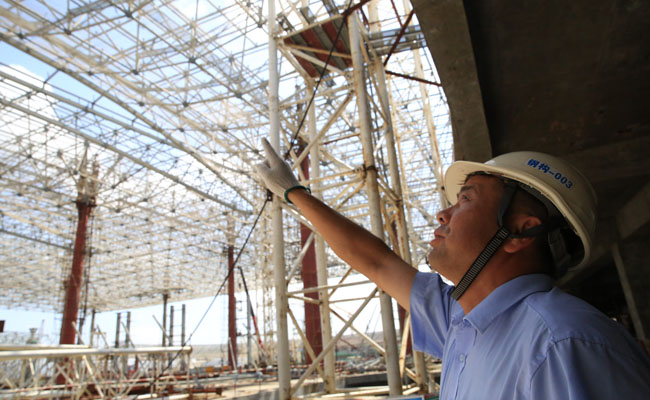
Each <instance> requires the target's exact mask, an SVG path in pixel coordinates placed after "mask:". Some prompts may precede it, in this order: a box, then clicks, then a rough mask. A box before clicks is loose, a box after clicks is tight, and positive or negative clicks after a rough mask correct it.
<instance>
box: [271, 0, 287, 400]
mask: <svg viewBox="0 0 650 400" xmlns="http://www.w3.org/2000/svg"><path fill="white" fill-rule="evenodd" d="M268 7H269V16H268V24H269V124H270V139H271V140H270V142H271V146H273V148H274V149H275V150H276V151H277V152H278V153H281V150H280V113H279V109H278V101H279V100H278V90H279V72H278V51H277V43H276V42H275V29H276V28H275V0H270V1H269V6H268ZM281 201H282V199H280V198H278V197H277V196H273V203H272V206H271V219H272V221H271V225H272V229H273V271H274V273H273V277H274V281H275V310H276V312H275V318H276V326H277V351H276V356H277V364H278V398H279V399H281V400H284V399H287V400H288V399H290V398H291V371H290V366H289V335H288V329H287V313H288V312H289V303H288V298H287V294H286V292H287V283H286V281H285V272H286V271H285V265H284V237H283V234H284V233H283V229H282V207H281V204H280V202H281Z"/></svg>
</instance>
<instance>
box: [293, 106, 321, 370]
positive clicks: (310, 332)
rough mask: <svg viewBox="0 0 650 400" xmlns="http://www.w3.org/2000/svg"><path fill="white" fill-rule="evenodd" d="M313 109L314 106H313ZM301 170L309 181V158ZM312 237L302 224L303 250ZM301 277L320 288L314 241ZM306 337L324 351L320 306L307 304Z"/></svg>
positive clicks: (306, 284) (307, 361) (315, 295)
mask: <svg viewBox="0 0 650 400" xmlns="http://www.w3.org/2000/svg"><path fill="white" fill-rule="evenodd" d="M312 108H313V105H312ZM306 147H307V146H306V145H305V143H304V142H303V141H302V140H301V141H300V150H299V151H298V154H302V152H303V151H304V150H305V148H306ZM300 168H301V169H302V173H303V176H304V177H305V179H309V156H306V157H305V158H303V160H302V162H301V163H300ZM310 235H311V229H309V228H308V227H307V226H306V225H305V224H300V245H301V248H302V247H304V246H305V244H306V243H307V241H308V240H309V236H310ZM300 275H301V277H302V283H303V287H304V288H305V289H307V288H312V287H316V286H318V275H317V272H316V252H315V250H314V242H313V241H312V242H311V244H310V245H309V247H308V249H307V252H306V253H305V255H304V257H303V258H302V270H301V274H300ZM305 297H309V298H312V299H314V300H318V297H319V295H318V293H317V292H311V293H305ZM304 307H305V335H306V336H307V340H309V345H310V346H311V348H312V350H313V351H314V355H316V356H318V355H319V354H320V352H321V351H322V350H323V338H322V335H321V325H320V308H319V306H318V304H314V303H308V302H305V306H304ZM311 362H312V359H311V357H310V356H309V354H308V353H307V352H305V364H311Z"/></svg>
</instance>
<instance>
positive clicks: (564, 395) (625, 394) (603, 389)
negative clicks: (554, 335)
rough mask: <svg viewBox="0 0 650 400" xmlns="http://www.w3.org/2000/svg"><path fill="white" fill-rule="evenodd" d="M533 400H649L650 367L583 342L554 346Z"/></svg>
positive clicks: (539, 371) (538, 373)
mask: <svg viewBox="0 0 650 400" xmlns="http://www.w3.org/2000/svg"><path fill="white" fill-rule="evenodd" d="M530 391H531V392H530V397H529V398H530V399H540V400H541V399H545V400H547V399H575V400H580V399H639V400H641V399H648V398H650V363H649V362H648V360H647V359H645V358H642V357H636V356H634V355H630V354H628V355H622V354H620V353H618V352H616V351H614V350H611V349H610V348H608V347H606V346H604V345H602V344H599V343H593V342H588V341H583V340H579V339H564V340H561V341H559V342H556V343H554V344H553V345H552V346H551V347H550V348H549V350H548V352H547V357H546V359H545V360H544V361H543V362H542V363H541V364H540V366H539V368H538V369H537V370H536V372H535V373H534V374H533V376H532V379H531V386H530Z"/></svg>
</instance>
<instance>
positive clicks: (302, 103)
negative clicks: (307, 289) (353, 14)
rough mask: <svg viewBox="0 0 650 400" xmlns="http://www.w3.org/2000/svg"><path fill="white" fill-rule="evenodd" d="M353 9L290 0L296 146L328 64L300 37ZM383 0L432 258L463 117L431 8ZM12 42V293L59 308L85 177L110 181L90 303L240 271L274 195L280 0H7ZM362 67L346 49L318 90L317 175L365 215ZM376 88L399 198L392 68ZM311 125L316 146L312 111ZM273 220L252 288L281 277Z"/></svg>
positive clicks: (6, 218)
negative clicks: (358, 83) (319, 74)
mask: <svg viewBox="0 0 650 400" xmlns="http://www.w3.org/2000/svg"><path fill="white" fill-rule="evenodd" d="M346 3H347V2H346ZM365 7H367V6H364V7H362V9H365ZM345 8H346V4H345V3H344V2H343V1H311V2H307V1H291V0H287V1H285V0H283V1H277V2H276V10H277V11H278V23H279V24H280V26H281V27H282V29H281V30H280V31H281V33H280V34H279V35H278V37H277V38H276V40H277V42H278V46H279V49H280V52H281V55H282V56H281V57H280V115H281V121H280V125H281V133H282V138H283V139H282V143H283V147H284V148H286V146H287V145H288V144H289V143H290V140H291V137H292V136H293V135H294V133H295V132H296V130H297V129H298V125H299V124H300V121H301V118H302V116H303V115H304V113H305V112H306V110H307V104H308V103H309V100H310V98H311V90H312V89H313V86H314V83H315V82H316V81H317V79H315V78H314V77H313V76H310V75H309V72H308V71H306V70H305V68H304V63H305V61H306V62H308V63H312V64H313V65H315V67H316V68H318V66H319V63H318V62H319V60H320V58H319V55H322V52H321V53H318V52H317V51H315V50H314V51H311V50H310V49H309V48H308V47H309V46H308V45H305V46H302V47H301V46H300V45H295V44H293V45H291V44H287V43H288V42H287V40H285V39H286V38H288V37H290V36H292V35H295V32H300V31H304V30H306V29H310V28H312V27H313V26H314V25H315V24H317V23H318V21H324V20H328V19H332V18H334V19H335V18H337V15H340V13H342V12H343V11H344V10H345ZM378 10H379V16H380V20H379V21H376V22H373V24H375V26H376V27H378V28H377V29H379V31H377V29H371V28H372V27H370V26H368V25H367V24H366V28H365V29H366V30H365V33H364V40H365V51H366V53H365V54H366V57H368V58H376V57H380V58H382V60H386V59H387V58H388V57H390V58H389V60H388V62H387V64H386V70H387V71H389V72H390V74H389V75H387V78H386V84H387V85H388V92H389V97H390V106H391V114H392V124H393V126H394V131H395V135H396V140H397V145H398V162H399V169H400V171H401V176H402V186H403V188H402V189H403V204H404V205H405V209H406V214H407V223H408V231H409V237H410V241H411V243H412V251H413V252H414V257H413V258H414V262H415V263H418V262H419V261H420V260H422V257H423V254H424V252H425V251H426V243H427V242H428V239H427V237H430V236H431V232H432V230H433V224H434V223H435V218H434V216H435V213H436V210H438V209H439V207H440V203H441V201H442V200H441V198H440V197H439V196H438V194H439V191H438V189H439V188H438V185H437V182H438V181H439V179H440V176H441V173H442V171H443V166H444V165H446V164H448V163H449V162H450V161H451V157H452V151H451V150H452V143H451V127H450V124H449V120H448V115H447V107H446V104H445V100H444V95H443V94H442V92H441V89H440V88H439V87H438V86H436V85H434V84H431V83H432V82H435V81H436V73H435V69H434V68H433V65H432V61H431V60H430V56H429V55H428V53H427V51H426V49H425V48H423V42H422V40H421V38H418V35H417V33H418V29H417V21H415V20H414V19H413V20H411V19H409V21H410V26H408V29H401V28H402V26H403V24H404V23H405V20H406V19H407V15H408V14H409V9H408V3H406V4H397V5H396V4H395V3H394V2H392V1H383V0H382V1H379V2H378ZM364 16H365V14H364V15H361V17H362V19H363V17H364ZM338 26H340V24H339V25H338ZM401 31H404V32H401ZM372 32H374V33H372ZM399 33H405V34H404V35H403V36H401V35H398V34H399ZM0 40H1V43H2V48H3V49H5V50H6V51H7V54H10V55H13V54H20V57H19V61H18V62H16V61H14V60H13V59H12V57H13V56H12V57H2V65H1V66H0V102H1V108H0V143H1V145H0V152H1V153H0V154H1V161H0V162H1V164H0V185H1V192H0V204H1V205H0V209H1V214H0V229H1V232H2V241H1V243H0V268H2V271H3V273H4V275H5V276H10V277H12V279H5V280H3V282H2V283H1V284H0V293H2V294H1V295H0V304H2V305H3V306H7V307H12V308H15V307H19V308H37V309H45V310H60V307H61V301H62V296H63V291H62V290H63V289H62V283H61V282H62V281H63V279H64V278H65V276H66V274H67V273H68V272H67V271H68V270H69V268H70V262H71V254H70V253H71V247H72V243H73V241H74V234H75V220H76V209H75V204H74V203H75V199H76V197H77V186H78V185H79V182H80V181H82V179H81V178H82V177H83V179H85V180H87V181H90V182H94V183H95V184H96V185H97V187H98V194H97V207H96V208H95V209H94V213H93V219H92V225H91V227H92V233H91V235H90V238H89V240H90V249H91V251H90V254H89V257H88V259H87V268H86V281H85V282H86V286H85V292H84V293H85V294H84V298H83V301H84V302H85V306H86V307H87V308H88V309H96V310H99V311H105V310H111V309H121V308H128V307H134V306H142V305H147V304H156V303H160V302H161V299H162V297H161V295H162V294H164V293H167V294H170V295H171V296H173V299H174V300H175V301H176V300H183V299H189V298H196V297H202V296H209V295H213V294H214V293H215V292H216V290H217V288H218V285H219V284H220V283H221V282H222V281H223V279H224V276H225V274H226V272H227V268H226V262H225V258H224V255H223V249H224V247H226V246H227V243H228V241H229V239H228V238H229V235H230V234H231V233H232V235H233V237H234V239H233V240H234V244H235V247H236V248H237V249H238V250H239V249H240V248H241V246H242V244H243V242H244V239H245V237H246V235H247V234H248V232H249V231H250V228H251V226H252V222H253V220H254V219H255V216H256V215H257V213H258V211H259V210H260V208H261V206H262V204H263V202H264V199H265V196H266V194H265V191H263V190H262V188H261V187H260V185H259V184H258V183H257V181H256V180H255V178H254V176H252V173H251V164H254V163H257V162H259V161H260V160H261V157H260V155H259V154H258V153H257V149H258V147H259V143H260V139H261V138H262V137H265V136H267V135H268V132H269V131H268V124H269V116H268V79H269V72H268V70H269V65H268V57H267V55H268V43H269V35H268V28H267V18H266V4H265V3H262V2H245V1H239V0H237V1H233V2H221V1H178V0H175V1H170V0H166V1H101V0H98V1H85V0H77V1H73V0H71V1H61V2H51V1H11V0H9V1H2V2H0ZM400 40H401V42H400V43H401V44H400V45H399V46H396V47H395V46H392V44H393V43H394V42H396V41H400ZM312 50H313V49H312ZM310 51H311V52H310ZM321 64H322V60H321ZM413 78H417V79H413ZM307 81H310V82H312V83H311V86H310V85H307V84H306V83H305V82H307ZM352 81H353V80H352V77H351V72H350V68H349V67H348V66H346V64H345V63H343V64H341V63H338V64H332V66H330V67H329V70H328V73H327V74H325V76H324V79H323V82H322V83H321V85H320V86H319V88H318V89H317V92H316V95H315V97H314V104H313V107H314V108H315V115H316V122H315V126H316V127H317V129H318V130H319V131H321V132H322V133H321V134H319V136H318V138H317V140H318V143H319V147H320V151H321V154H322V159H321V162H320V165H321V171H320V174H321V178H319V182H320V185H321V193H322V196H323V197H324V199H325V200H326V201H328V202H331V203H332V204H335V205H338V209H339V210H340V211H341V212H343V213H344V214H346V215H348V216H350V217H353V218H355V219H357V220H358V221H359V222H360V223H362V224H367V222H368V220H367V218H368V213H367V211H366V209H367V201H368V200H367V197H366V195H365V194H364V191H363V190H361V189H362V188H361V184H362V182H363V180H364V175H363V168H362V164H363V159H362V148H361V144H360V141H359V137H358V127H359V119H358V116H357V109H356V107H357V106H356V105H355V103H354V101H352V97H351V91H352ZM366 85H367V87H368V90H369V92H370V95H369V98H370V104H371V106H372V109H373V128H372V131H373V135H374V138H375V145H376V158H377V169H378V172H379V184H380V186H381V187H382V188H383V189H385V191H384V192H385V194H384V196H385V197H386V196H388V195H387V194H386V193H390V183H389V181H390V180H389V178H388V175H387V171H388V164H389V161H388V159H387V158H386V155H385V154H386V150H385V149H384V146H385V141H384V139H383V137H382V131H383V129H385V123H384V122H382V121H383V119H382V117H381V112H382V111H381V107H380V106H379V105H378V100H377V98H376V94H375V92H374V91H375V90H376V89H377V81H376V77H374V75H370V76H368V79H367V80H366ZM310 88H312V89H310ZM300 137H301V138H302V139H303V140H304V141H305V142H306V143H309V140H310V139H309V134H308V133H307V132H306V126H304V125H303V127H302V129H301V130H300ZM296 152H297V150H296V149H294V153H292V157H293V158H292V160H293V161H294V162H295V161H296V159H297V157H298V155H297V154H296ZM95 164H96V165H97V166H98V171H97V175H96V176H95V175H93V165H95ZM389 203H390V202H389V201H387V200H386V204H388V205H387V206H386V207H387V208H386V209H387V214H386V216H387V217H390V215H391V214H392V211H391V207H390V205H389ZM287 212H288V214H289V215H294V216H295V215H296V214H295V213H294V212H293V211H292V210H291V209H290V208H287ZM296 217H297V216H296ZM267 218H268V216H267V215H266V214H265V215H264V216H263V218H262V220H261V223H260V225H259V227H258V229H256V230H255V231H254V232H253V235H252V236H251V241H250V243H249V244H248V245H247V246H246V248H245V249H244V251H243V252H242V258H241V259H240V261H239V265H240V266H241V267H242V268H244V271H245V275H246V276H248V277H250V282H249V286H250V287H259V288H263V287H264V285H265V284H268V283H269V279H268V277H269V272H268V271H269V268H270V266H269V261H268V260H267V259H266V257H265V256H263V255H264V254H266V253H267V250H268V248H269V246H270V242H269V229H270V224H269V223H267V222H266V219H267ZM285 223H286V224H287V226H286V232H285V236H286V242H287V246H286V256H287V260H288V264H289V265H290V264H291V262H292V261H291V260H294V259H295V258H296V255H297V254H298V253H299V251H300V243H299V240H298V234H297V225H296V222H295V220H294V218H285ZM328 254H329V253H328ZM261 255H262V256H261ZM328 258H329V261H328V266H329V271H330V275H331V276H336V275H342V274H344V273H345V271H346V269H347V268H346V267H345V266H343V265H342V264H341V262H340V261H338V259H337V258H336V257H335V256H333V255H332V254H329V255H328ZM294 279H298V278H294Z"/></svg>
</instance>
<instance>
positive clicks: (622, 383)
mask: <svg viewBox="0 0 650 400" xmlns="http://www.w3.org/2000/svg"><path fill="white" fill-rule="evenodd" d="M452 289H453V287H451V286H448V285H446V284H445V283H444V282H442V280H441V279H440V276H439V275H438V274H433V273H423V272H419V273H418V274H417V276H416V277H415V280H414V282H413V287H412V290H411V318H412V324H413V341H414V344H415V348H416V350H420V351H423V352H426V353H428V354H431V355H433V356H435V357H439V358H442V375H441V377H440V379H441V385H440V399H463V400H471V399H562V400H565V399H572V400H573V399H644V400H647V399H650V360H648V358H647V357H646V356H645V354H644V353H643V352H642V350H641V348H640V346H639V345H638V344H637V343H636V342H635V341H634V339H633V338H632V337H631V336H630V335H629V334H628V333H627V332H626V331H625V330H624V329H623V327H622V326H621V325H620V324H618V323H616V322H614V321H612V320H611V319H609V318H608V317H607V316H605V315H604V314H602V313H601V312H600V311H598V310H596V309H595V308H594V307H592V306H590V305H589V304H587V303H585V302H584V301H582V300H580V299H578V298H575V297H573V296H570V295H568V294H566V293H564V292H562V291H561V290H559V289H558V288H556V287H553V284H552V281H551V279H550V278H549V277H547V276H545V275H539V274H536V275H523V276H520V277H518V278H516V279H513V280H511V281H509V282H507V283H505V284H503V285H501V286H500V287H498V288H497V289H495V290H494V291H493V292H492V293H490V295H489V296H488V297H486V298H485V299H484V300H483V301H482V302H481V303H480V304H478V305H477V306H476V307H475V308H474V309H473V310H471V311H470V313H469V314H467V315H465V314H464V312H463V309H462V308H461V307H460V305H459V304H458V302H456V301H455V300H453V299H452V298H451V297H450V292H451V290H452Z"/></svg>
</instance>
